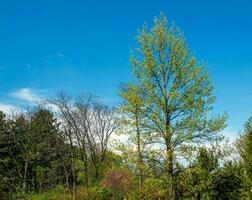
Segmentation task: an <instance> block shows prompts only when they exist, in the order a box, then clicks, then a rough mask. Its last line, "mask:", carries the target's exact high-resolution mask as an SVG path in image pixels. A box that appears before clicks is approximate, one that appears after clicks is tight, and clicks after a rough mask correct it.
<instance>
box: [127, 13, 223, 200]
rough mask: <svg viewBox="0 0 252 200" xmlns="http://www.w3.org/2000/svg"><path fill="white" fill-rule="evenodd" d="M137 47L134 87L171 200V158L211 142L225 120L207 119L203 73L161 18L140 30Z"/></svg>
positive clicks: (208, 90)
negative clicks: (154, 140)
mask: <svg viewBox="0 0 252 200" xmlns="http://www.w3.org/2000/svg"><path fill="white" fill-rule="evenodd" d="M137 42H138V44H139V48H137V49H136V54H133V55H132V56H131V63H132V66H133V74H134V76H135V78H136V83H137V84H136V85H135V87H139V88H140V89H141V90H142V91H143V92H144V95H143V96H144V98H143V99H142V100H141V101H142V102H144V104H145V115H146V116H148V119H149V120H148V123H146V124H147V125H148V127H151V129H152V133H153V135H156V136H157V137H158V142H159V144H160V145H159V146H160V147H162V149H161V151H160V154H163V158H162V160H163V161H164V166H165V167H164V170H165V173H166V181H167V183H168V189H167V197H168V199H170V200H173V199H175V191H174V174H175V170H176V169H175V167H174V166H175V162H176V159H177V157H178V156H179V155H180V154H181V152H182V151H183V150H184V149H186V148H188V147H190V146H191V145H193V144H194V143H198V142H202V141H209V140H211V139H213V138H215V139H216V137H217V136H218V135H217V134H216V133H217V132H219V131H220V130H222V129H223V127H224V126H225V119H226V116H224V115H219V116H216V117H211V118H210V117H209V115H208V112H209V111H210V110H211V109H212V104H213V103H214V100H215V97H214V96H213V94H212V89H213V87H212V85H211V82H210V79H209V76H208V73H207V71H206V70H205V67H204V65H203V64H199V63H198V62H196V59H195V58H194V57H193V56H192V55H191V54H190V52H189V49H188V47H187V45H186V43H185V39H184V36H183V34H182V33H181V32H180V31H179V30H178V29H177V28H176V27H175V26H171V27H170V28H168V27H167V20H166V17H165V16H164V15H161V17H159V18H158V17H156V18H155V19H154V25H153V27H152V28H148V26H147V25H144V26H143V28H142V29H141V30H140V32H139V35H138V36H137ZM180 156H181V155H180Z"/></svg>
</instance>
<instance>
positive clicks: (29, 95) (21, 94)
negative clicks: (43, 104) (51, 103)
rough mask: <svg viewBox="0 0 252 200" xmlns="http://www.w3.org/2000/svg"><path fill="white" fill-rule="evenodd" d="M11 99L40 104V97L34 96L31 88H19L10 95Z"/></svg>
mask: <svg viewBox="0 0 252 200" xmlns="http://www.w3.org/2000/svg"><path fill="white" fill-rule="evenodd" d="M10 95H11V96H12V97H14V98H16V99H20V100H24V101H28V102H31V103H35V102H40V101H41V100H42V97H40V96H39V95H38V94H36V93H35V92H34V91H33V90H32V89H31V88H21V89H19V90H16V91H14V92H12V93H11V94H10Z"/></svg>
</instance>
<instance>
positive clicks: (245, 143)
mask: <svg viewBox="0 0 252 200" xmlns="http://www.w3.org/2000/svg"><path fill="white" fill-rule="evenodd" d="M237 149H238V152H239V154H240V156H241V158H242V164H243V166H244V169H245V173H246V178H247V180H246V185H247V193H248V194H249V196H250V199H252V116H251V117H250V118H249V119H248V121H247V122H246V123H245V126H244V134H243V135H241V137H240V138H239V139H238V141H237Z"/></svg>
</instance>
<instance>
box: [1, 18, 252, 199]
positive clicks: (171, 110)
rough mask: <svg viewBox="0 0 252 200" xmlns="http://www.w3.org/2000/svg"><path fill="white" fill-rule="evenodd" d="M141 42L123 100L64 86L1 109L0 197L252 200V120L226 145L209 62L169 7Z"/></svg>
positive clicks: (123, 87) (123, 89)
mask: <svg viewBox="0 0 252 200" xmlns="http://www.w3.org/2000/svg"><path fill="white" fill-rule="evenodd" d="M137 43H138V48H137V49H136V51H134V52H133V53H132V55H131V59H130V61H131V64H132V71H133V75H134V81H132V82H129V83H124V84H122V85H121V86H120V87H119V90H118V94H119V96H120V97H121V102H120V104H119V105H118V106H116V107H111V106H108V105H105V104H104V103H103V102H102V101H101V99H99V98H98V97H96V96H95V95H92V94H82V95H79V96H78V97H75V98H71V97H69V96H68V95H66V94H65V93H60V94H59V95H57V96H56V97H54V98H51V99H49V100H47V101H46V102H45V103H44V104H43V106H38V107H36V108H34V109H31V110H29V111H27V112H21V113H19V114H13V115H8V116H6V115H5V114H4V113H2V112H1V114H0V116H1V118H0V153H1V160H0V176H1V177H0V193H1V197H2V198H3V199H25V198H26V199H38V198H39V197H41V199H50V198H51V199H73V200H75V199H76V200H79V199H88V200H89V199H90V200H92V199H97V200H99V199H100V200H102V199H104V200H109V199H114V200H120V199H132V200H135V199H136V200H137V199H146V200H159V199H160V200H177V199H179V200H180V199H181V200H189V199H190V200H194V199H195V200H200V199H202V200H218V199H219V200H222V199H223V200H227V199H230V200H235V199H237V200H238V199H251V198H252V197H251V189H252V156H251V155H252V154H251V153H252V148H251V147H252V145H251V143H252V119H251V118H250V119H249V120H248V122H247V123H246V125H245V131H244V134H243V135H242V136H241V137H240V139H238V140H237V141H236V143H235V144H231V145H226V144H225V142H224V138H223V136H222V135H221V134H220V132H221V131H222V130H223V129H224V128H225V127H226V118H227V116H226V114H225V113H224V114H219V115H214V114H213V112H211V111H212V109H213V103H214V101H215V97H214V95H213V87H212V85H211V81H210V77H209V75H208V73H207V71H206V67H205V66H204V63H200V62H197V60H196V58H195V57H194V56H193V55H192V54H191V53H190V51H189V48H188V47H187V44H186V42H185V38H184V36H183V34H182V33H181V31H180V30H179V29H178V28H177V27H175V26H174V25H172V26H168V24H167V20H166V17H165V16H164V15H161V16H160V17H157V18H155V19H154V24H153V26H152V27H151V28H149V27H148V26H147V25H144V26H143V27H142V29H140V31H139V35H138V36H137ZM121 137H123V138H124V140H125V141H120V140H118V138H121ZM36 194H39V195H38V196H37V195H36ZM41 195H42V196H41ZM43 195H47V196H46V197H45V196H44V197H43ZM55 195H56V196H55Z"/></svg>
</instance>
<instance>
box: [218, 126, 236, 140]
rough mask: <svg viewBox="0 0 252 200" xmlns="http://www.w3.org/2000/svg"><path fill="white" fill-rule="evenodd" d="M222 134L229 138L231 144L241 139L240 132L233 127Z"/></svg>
mask: <svg viewBox="0 0 252 200" xmlns="http://www.w3.org/2000/svg"><path fill="white" fill-rule="evenodd" d="M220 133H221V134H222V135H224V136H225V137H226V138H228V139H229V141H230V142H231V143H233V142H235V141H236V139H237V138H238V137H239V132H238V131H237V130H235V129H234V128H232V127H227V128H225V129H224V130H223V131H221V132H220Z"/></svg>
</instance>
